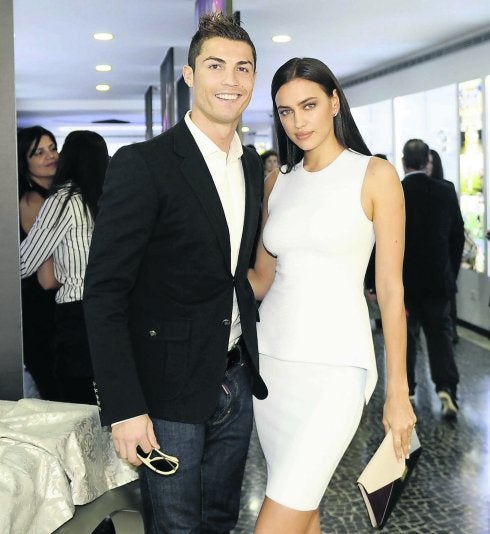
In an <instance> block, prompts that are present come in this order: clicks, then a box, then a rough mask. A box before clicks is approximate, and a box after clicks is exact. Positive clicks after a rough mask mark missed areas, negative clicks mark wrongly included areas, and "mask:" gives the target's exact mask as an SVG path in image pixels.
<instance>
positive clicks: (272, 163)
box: [260, 150, 278, 177]
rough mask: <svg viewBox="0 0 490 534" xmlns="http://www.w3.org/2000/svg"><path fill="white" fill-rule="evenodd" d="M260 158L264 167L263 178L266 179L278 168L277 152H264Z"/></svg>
mask: <svg viewBox="0 0 490 534" xmlns="http://www.w3.org/2000/svg"><path fill="white" fill-rule="evenodd" d="M260 158H261V160H262V163H263V165H264V176H265V177H267V176H268V175H269V174H270V173H271V172H272V171H273V170H274V169H277V167H278V158H277V152H276V151H275V150H266V151H265V152H263V153H262V154H261V155H260Z"/></svg>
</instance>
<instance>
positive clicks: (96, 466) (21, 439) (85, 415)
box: [0, 399, 138, 534]
mask: <svg viewBox="0 0 490 534" xmlns="http://www.w3.org/2000/svg"><path fill="white" fill-rule="evenodd" d="M137 478H138V475H137V472H136V470H135V468H134V467H133V466H131V465H130V464H128V463H127V462H125V461H123V460H120V459H119V458H118V457H117V455H116V453H115V451H114V448H113V446H112V440H111V437H110V433H109V431H108V430H107V429H106V428H102V427H101V426H100V421H99V415H98V409H97V407H96V406H89V405H85V404H68V403H62V402H51V401H43V400H39V399H21V400H19V401H17V402H13V401H0V503H1V505H0V534H45V533H46V534H48V533H51V532H53V531H54V530H56V529H57V528H58V527H59V526H61V525H62V524H63V523H65V522H66V521H68V520H69V519H70V518H71V517H72V516H73V514H74V511H75V505H82V504H87V503H89V502H91V501H93V500H94V499H96V498H97V497H99V496H101V495H102V494H103V493H105V492H106V491H108V490H110V489H113V488H116V487H118V486H122V485H124V484H127V483H129V482H131V481H133V480H136V479H137Z"/></svg>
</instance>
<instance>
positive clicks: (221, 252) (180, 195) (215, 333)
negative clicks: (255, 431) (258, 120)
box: [84, 13, 267, 534]
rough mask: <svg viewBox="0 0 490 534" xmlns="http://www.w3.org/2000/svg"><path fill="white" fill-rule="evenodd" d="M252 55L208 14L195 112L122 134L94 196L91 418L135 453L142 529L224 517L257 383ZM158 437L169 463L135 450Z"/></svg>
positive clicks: (192, 80) (203, 523) (153, 533)
mask: <svg viewBox="0 0 490 534" xmlns="http://www.w3.org/2000/svg"><path fill="white" fill-rule="evenodd" d="M255 67H256V53H255V48H254V45H253V43H252V41H251V40H250V37H249V35H248V34H247V32H246V31H245V30H244V29H243V28H242V27H240V25H239V24H237V22H236V21H235V20H234V18H232V17H228V16H225V15H223V14H222V13H212V14H211V13H210V14H206V15H203V17H201V19H200V22H199V29H198V31H197V33H196V34H195V35H194V37H193V38H192V40H191V44H190V47H189V54H188V65H185V66H184V69H183V77H184V81H185V83H186V84H187V85H188V86H189V87H191V88H192V93H193V94H192V108H191V110H190V112H188V113H187V114H186V115H185V117H184V119H183V120H181V121H180V122H179V123H178V124H176V125H175V126H174V127H172V128H170V129H169V130H167V131H165V132H164V133H163V134H162V135H160V136H157V137H154V138H153V139H151V140H149V141H146V142H144V143H136V144H134V145H131V146H128V147H124V148H122V149H120V150H119V151H118V152H117V153H116V154H115V155H114V157H113V158H112V160H111V164H110V168H109V172H108V174H107V180H106V184H105V185H104V194H103V195H102V198H101V202H100V212H99V215H98V217H97V222H96V225H95V231H94V238H93V241H92V247H91V250H90V261H89V266H88V269H87V276H86V279H85V298H84V307H85V316H86V319H87V327H88V331H89V338H90V348H91V354H92V360H93V363H94V371H95V378H96V383H97V389H98V393H99V398H100V408H101V420H102V423H103V424H110V425H112V439H113V442H114V445H115V448H116V450H117V451H118V453H119V456H120V457H121V458H124V459H127V460H128V461H129V462H131V463H132V464H134V465H140V466H141V467H140V468H139V475H140V485H141V493H142V501H143V506H144V522H145V532H147V534H165V533H169V534H176V533H184V532H186V533H191V532H195V533H198V532H200V533H202V534H205V533H216V534H217V533H225V532H230V531H231V530H233V528H234V526H235V524H236V521H237V519H238V513H239V509H240V491H241V482H242V478H243V473H244V468H245V461H246V457H247V451H248V446H249V441H250V433H251V430H252V391H253V393H254V394H255V395H258V396H260V397H264V396H266V395H267V388H266V387H265V384H264V383H263V381H262V380H261V378H260V376H259V374H258V351H257V334H256V325H255V321H256V316H257V309H256V305H255V299H254V295H253V292H252V289H251V287H250V284H249V283H248V281H247V269H248V267H249V264H250V256H251V254H252V249H253V245H254V240H255V236H256V233H257V228H258V226H259V216H260V204H261V201H262V193H263V187H264V180H263V175H262V165H261V161H260V158H259V156H258V155H257V153H256V152H255V151H253V150H251V149H249V148H246V147H244V146H242V144H241V143H240V139H239V137H238V134H237V133H236V128H237V125H238V122H239V120H240V116H241V115H242V113H243V111H244V110H245V108H246V107H247V105H248V103H249V102H250V99H251V97H252V90H253V86H254V82H255ZM138 447H139V449H138ZM160 447H161V449H162V450H163V451H164V452H166V453H168V454H170V455H172V456H175V457H177V458H178V459H179V460H180V466H181V467H179V468H177V470H175V472H172V474H169V476H162V474H159V473H157V472H154V471H152V470H150V469H148V467H146V466H145V465H141V464H142V461H141V458H143V459H144V460H145V462H146V461H147V460H148V458H146V457H147V456H149V458H150V460H149V461H151V460H152V458H156V459H158V457H159V453H158V452H157V451H158V450H159V449H160ZM138 450H139V451H140V453H139V456H138V455H137V451H138ZM172 471H174V470H173V469H172Z"/></svg>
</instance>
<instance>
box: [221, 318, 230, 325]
mask: <svg viewBox="0 0 490 534" xmlns="http://www.w3.org/2000/svg"><path fill="white" fill-rule="evenodd" d="M221 324H222V325H223V326H230V324H231V321H230V320H229V319H223V321H221Z"/></svg>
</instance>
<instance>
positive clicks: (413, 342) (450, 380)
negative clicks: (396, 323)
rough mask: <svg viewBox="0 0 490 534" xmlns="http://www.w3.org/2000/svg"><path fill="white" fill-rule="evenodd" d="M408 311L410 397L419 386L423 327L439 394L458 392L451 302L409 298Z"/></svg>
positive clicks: (433, 377)
mask: <svg viewBox="0 0 490 534" xmlns="http://www.w3.org/2000/svg"><path fill="white" fill-rule="evenodd" d="M405 306H406V309H407V314H408V317H407V377H408V387H409V391H410V394H413V392H414V390H415V386H416V382H415V363H416V358H417V338H416V336H417V330H418V328H419V326H421V327H422V328H423V330H424V334H425V338H426V340H427V351H428V353H429V354H428V356H429V365H430V373H431V377H432V381H433V382H434V384H435V386H436V391H439V390H440V389H442V388H444V387H448V388H450V389H451V390H452V391H453V392H454V393H456V388H457V385H458V382H459V373H458V368H457V367H456V362H455V361H454V350H453V343H452V339H453V334H452V321H451V316H450V308H451V306H450V300H449V299H440V298H420V299H406V301H405Z"/></svg>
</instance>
